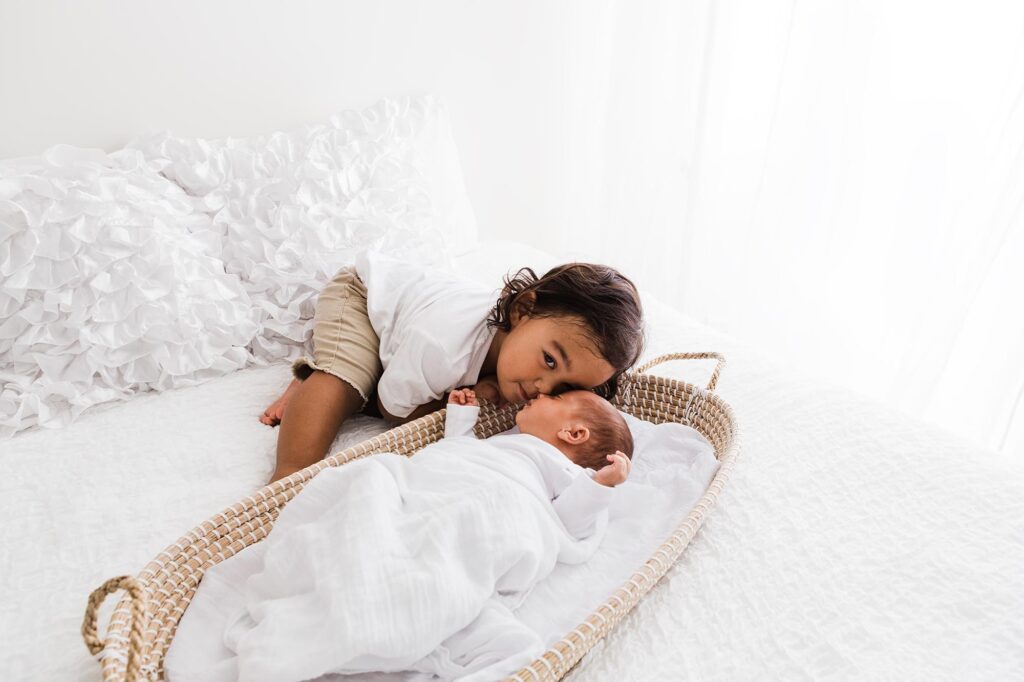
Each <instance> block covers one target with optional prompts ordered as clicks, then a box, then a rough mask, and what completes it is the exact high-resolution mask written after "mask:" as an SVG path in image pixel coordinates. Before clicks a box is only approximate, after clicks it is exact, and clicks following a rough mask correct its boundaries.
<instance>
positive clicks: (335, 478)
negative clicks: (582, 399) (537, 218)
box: [165, 406, 612, 682]
mask: <svg viewBox="0 0 1024 682" xmlns="http://www.w3.org/2000/svg"><path fill="white" fill-rule="evenodd" d="M449 410H450V412H449V413H450V414H452V415H458V414H460V413H461V414H462V415H466V414H467V413H469V414H471V418H470V419H468V420H465V419H464V420H457V421H462V422H463V424H467V423H468V425H469V426H470V427H471V426H472V423H473V421H475V416H476V414H475V411H476V408H465V407H462V408H459V407H458V406H454V409H453V408H451V407H450V408H449ZM451 421H452V420H449V425H448V429H446V430H447V431H448V432H450V431H451V430H452V423H451ZM577 477H582V478H579V479H578V478H577ZM611 493H612V489H611V488H605V487H604V486H600V485H599V484H597V483H594V482H593V481H592V480H590V478H589V477H588V476H587V474H586V473H584V470H583V469H581V468H580V467H578V466H577V465H575V464H573V463H572V462H571V461H569V460H568V459H567V458H566V457H565V456H564V455H563V454H562V453H561V452H559V451H558V450H557V449H556V448H554V447H553V446H551V445H549V444H548V443H545V442H544V441H542V440H540V439H538V438H535V437H533V436H530V435H526V434H520V433H509V434H503V435H498V436H495V437H493V438H490V439H487V440H476V439H475V438H472V437H446V438H445V439H443V440H442V441H440V442H438V443H435V444H433V445H430V446H428V447H426V448H424V449H423V450H422V451H420V452H419V453H418V454H417V455H416V457H415V458H412V459H409V458H406V457H402V456H400V455H393V454H382V455H377V456H374V457H370V458H367V459H364V460H359V461H356V462H352V463H350V464H347V465H345V466H344V467H339V468H336V469H328V470H326V471H323V472H321V473H320V474H319V475H317V477H316V478H315V479H313V480H312V481H311V482H310V483H309V484H307V486H306V487H305V489H304V490H303V491H302V493H301V494H299V495H297V496H296V498H295V499H294V500H293V501H292V502H291V503H290V504H289V505H288V506H287V507H286V508H285V509H284V510H282V512H281V515H280V517H279V518H278V520H277V522H276V524H275V525H274V528H273V530H272V532H271V533H270V534H269V536H268V537H267V538H266V539H265V540H264V541H263V542H260V543H257V544H256V545H253V546H251V547H249V548H247V549H246V550H244V551H243V552H241V553H239V554H238V555H236V556H235V557H232V558H230V559H228V560H226V561H225V562H223V563H221V564H219V565H217V566H214V567H212V568H211V569H210V570H209V571H207V573H206V575H205V576H204V578H203V581H202V583H201V585H200V587H199V590H198V592H197V594H196V595H195V597H194V598H193V600H192V604H191V606H190V608H189V609H188V611H187V612H186V614H185V616H184V618H183V620H182V623H181V625H180V627H179V632H178V635H177V637H176V639H175V643H174V645H173V646H172V647H171V649H170V651H169V652H168V656H167V660H166V662H165V672H166V673H167V675H168V677H169V679H171V680H172V682H178V681H180V680H200V679H201V680H235V679H240V680H253V681H255V680H267V681H273V682H284V681H287V680H306V679H310V678H315V677H317V676H320V675H323V674H326V673H346V674H347V673H357V672H366V671H399V670H409V671H420V672H427V673H434V674H437V675H440V676H441V677H444V678H446V679H452V678H464V679H481V680H486V679H495V678H497V677H500V676H502V675H504V674H506V673H508V672H510V671H513V670H515V669H517V668H518V667H520V666H521V665H523V664H525V663H528V662H529V661H530V660H532V659H533V658H534V657H535V656H536V655H538V654H539V653H541V652H543V650H544V642H543V641H542V640H541V638H540V637H539V636H538V635H537V633H536V632H535V631H534V630H531V629H530V628H529V627H527V626H526V625H524V624H522V623H521V622H520V621H519V620H518V619H516V618H515V616H513V615H512V613H511V611H510V609H513V608H516V607H517V606H518V605H519V604H520V603H521V602H522V600H523V598H525V597H526V596H527V594H528V593H529V591H530V590H531V589H532V588H533V586H534V585H536V584H537V582H538V581H540V580H541V579H543V578H544V577H545V576H547V575H548V574H549V573H551V571H552V569H553V568H554V567H555V564H556V562H561V563H564V564H576V563H580V562H583V561H586V560H587V559H588V558H589V557H590V556H591V555H592V554H593V552H594V550H595V549H596V548H597V546H598V544H599V543H600V541H601V536H602V533H603V530H604V527H605V525H606V519H607V505H608V502H609V501H610V497H611ZM556 497H557V498H558V499H557V500H555V503H554V504H553V503H552V499H553V498H556ZM190 631H192V632H190ZM197 631H198V632H201V633H202V635H203V639H205V641H200V640H201V638H200V637H197V636H196V635H197ZM220 633H222V636H221V634H220Z"/></svg>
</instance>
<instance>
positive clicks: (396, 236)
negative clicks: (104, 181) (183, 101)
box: [129, 97, 476, 363]
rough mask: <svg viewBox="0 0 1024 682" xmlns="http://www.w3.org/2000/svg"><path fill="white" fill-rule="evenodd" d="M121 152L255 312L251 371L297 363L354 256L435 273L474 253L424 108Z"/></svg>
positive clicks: (160, 140) (451, 167)
mask: <svg viewBox="0 0 1024 682" xmlns="http://www.w3.org/2000/svg"><path fill="white" fill-rule="evenodd" d="M129 147H130V148H134V149H137V150H139V151H140V152H141V153H142V154H143V155H144V156H145V157H146V159H147V160H148V161H149V162H150V163H151V164H152V165H153V166H154V167H155V168H157V169H159V170H160V171H162V172H163V174H164V175H165V176H167V177H168V178H170V179H172V180H174V181H175V182H177V183H178V184H180V185H181V186H182V187H183V188H184V189H185V190H186V192H188V193H189V194H190V195H192V196H193V197H195V198H196V202H197V210H200V211H204V212H206V213H207V214H208V215H209V216H210V218H211V220H210V222H209V223H203V224H197V225H195V226H193V228H192V229H193V230H194V233H195V234H196V235H197V236H199V237H201V238H202V239H203V241H204V242H205V243H207V244H208V246H209V248H210V253H211V254H212V255H216V256H217V257H218V258H220V259H222V260H223V261H224V265H225V268H226V270H227V272H228V273H230V274H233V275H238V276H239V277H240V278H241V280H242V283H243V286H244V287H245V289H246V291H247V292H248V293H249V296H250V298H251V300H252V301H253V304H254V305H255V306H256V308H257V309H258V310H259V314H260V331H259V333H258V334H257V336H256V338H255V339H254V341H253V344H252V348H251V350H252V353H253V355H254V357H255V359H256V360H257V361H260V362H262V363H270V362H275V361H280V360H284V359H293V358H295V357H298V356H299V355H300V354H301V353H302V344H304V343H306V342H308V341H309V339H310V337H311V335H312V316H313V309H314V305H315V302H316V298H317V295H318V294H319V292H320V290H321V289H322V288H323V287H324V285H325V284H326V283H327V282H329V281H330V279H331V278H332V277H333V276H334V275H335V273H336V272H337V271H338V269H339V268H341V267H342V266H344V265H350V264H352V263H353V262H354V259H355V256H356V254H357V253H359V252H361V251H364V250H367V249H377V250H382V251H386V252H388V253H391V254H394V255H397V256H399V257H404V258H407V259H410V260H418V261H420V262H425V263H426V264H431V265H441V266H445V265H449V264H450V257H451V254H452V253H453V251H454V250H460V251H461V250H463V249H465V248H470V247H471V246H472V245H473V243H474V242H475V241H476V224H475V220H474V218H473V213H472V210H471V208H470V206H469V201H468V199H467V197H466V193H465V187H464V185H463V180H462V172H461V169H460V166H459V161H458V154H457V152H456V150H455V145H454V141H453V140H452V137H451V132H450V129H449V125H448V118H447V114H446V112H445V109H444V107H443V106H442V105H441V104H440V103H439V102H438V101H437V100H435V99H434V98H431V97H419V98H404V99H397V100H382V101H381V102H379V103H378V104H377V105H375V106H373V107H371V108H369V109H366V110H364V111H361V112H360V111H347V112H344V113H341V114H337V115H335V116H333V117H331V119H330V121H329V122H328V123H327V124H321V125H310V126H306V127H304V128H300V129H298V130H295V131H293V132H287V133H273V134H270V135H265V136H258V137H253V138H246V139H227V140H213V141H210V140H202V139H195V138H179V137H173V136H172V135H170V134H169V133H161V134H156V135H150V136H147V137H143V138H141V139H139V140H136V141H135V142H133V143H132V144H131V145H129Z"/></svg>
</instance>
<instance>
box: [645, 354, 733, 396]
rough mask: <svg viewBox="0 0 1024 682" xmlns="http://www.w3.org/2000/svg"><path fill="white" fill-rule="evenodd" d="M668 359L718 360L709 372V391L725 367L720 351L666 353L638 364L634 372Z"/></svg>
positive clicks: (716, 382) (713, 388) (713, 387)
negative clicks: (713, 369)
mask: <svg viewBox="0 0 1024 682" xmlns="http://www.w3.org/2000/svg"><path fill="white" fill-rule="evenodd" d="M669 360H718V362H717V363H716V364H715V371H713V372H712V373H711V378H710V379H708V388H707V390H709V391H713V390H715V385H716V384H718V376H719V375H720V374H721V373H722V368H723V367H725V356H724V355H722V354H721V353H714V352H710V351H709V352H702V353H668V354H666V355H659V356H658V357H656V358H654V359H653V360H650V361H648V362H645V363H644V364H642V365H640V366H639V367H637V368H636V373H637V374H643V373H644V372H646V371H647V370H649V369H651V368H652V367H656V366H658V365H660V364H662V363H665V362H668V361H669Z"/></svg>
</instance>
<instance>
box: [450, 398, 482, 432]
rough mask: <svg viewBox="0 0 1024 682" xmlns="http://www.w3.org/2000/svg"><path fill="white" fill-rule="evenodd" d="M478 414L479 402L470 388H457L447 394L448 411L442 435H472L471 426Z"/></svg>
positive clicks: (474, 423) (473, 424)
mask: <svg viewBox="0 0 1024 682" xmlns="http://www.w3.org/2000/svg"><path fill="white" fill-rule="evenodd" d="M479 416H480V404H479V403H478V402H477V399H476V393H474V392H473V390H472V389H470V388H458V389H455V390H454V391H452V392H451V393H450V394H449V395H448V413H447V414H446V415H445V418H444V437H445V438H451V437H452V436H474V435H475V434H474V433H473V427H474V426H476V420H477V417H479Z"/></svg>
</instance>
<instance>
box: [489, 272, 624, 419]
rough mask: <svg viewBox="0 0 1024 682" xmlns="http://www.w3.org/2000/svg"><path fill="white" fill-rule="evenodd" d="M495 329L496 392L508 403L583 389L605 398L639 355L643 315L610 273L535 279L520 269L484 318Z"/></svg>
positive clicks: (549, 275)
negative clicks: (543, 394)
mask: <svg viewBox="0 0 1024 682" xmlns="http://www.w3.org/2000/svg"><path fill="white" fill-rule="evenodd" d="M487 322H488V324H489V325H490V326H491V327H495V328H497V329H498V333H497V336H496V340H498V341H499V343H500V347H499V349H498V357H497V360H496V367H497V369H496V374H497V378H498V390H499V391H500V392H501V394H502V397H503V398H504V399H505V400H508V401H509V402H526V401H527V400H529V399H530V398H534V397H536V396H537V395H540V394H542V393H548V394H557V393H560V392H562V391H566V390H570V389H574V388H591V389H594V390H596V391H597V393H598V394H599V395H602V396H604V397H606V398H611V397H613V396H614V395H615V392H616V390H617V389H618V380H619V377H620V376H621V375H622V373H623V372H625V371H626V370H627V369H629V368H630V367H632V366H633V363H635V362H636V360H637V358H638V357H640V352H641V350H642V349H643V342H644V335H643V309H642V307H641V305H640V296H639V294H637V290H636V287H635V286H634V285H633V283H632V282H631V281H629V280H628V279H627V278H626V277H624V276H623V275H622V274H620V273H619V272H618V271H617V270H615V269H614V268H610V267H607V266H605V265H591V264H589V263H568V264H566V265H560V266H558V267H556V268H553V269H551V270H549V271H548V272H547V273H546V274H545V275H544V276H543V277H537V275H536V274H535V273H534V271H533V270H531V269H530V268H523V269H522V270H520V271H519V272H517V273H516V274H515V275H513V276H512V277H507V278H506V279H505V288H504V290H503V291H502V294H501V298H499V299H498V302H497V305H495V307H494V309H493V310H492V311H491V315H490V317H489V318H488V320H487Z"/></svg>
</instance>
